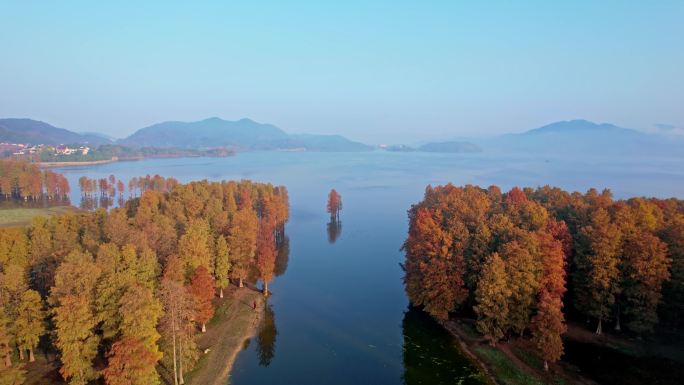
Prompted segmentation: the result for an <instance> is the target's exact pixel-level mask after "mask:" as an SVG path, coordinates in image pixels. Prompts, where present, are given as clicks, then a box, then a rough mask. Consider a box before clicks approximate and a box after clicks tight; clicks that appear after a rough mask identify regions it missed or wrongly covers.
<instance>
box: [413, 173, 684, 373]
mask: <svg viewBox="0 0 684 385" xmlns="http://www.w3.org/2000/svg"><path fill="white" fill-rule="evenodd" d="M409 221H410V224H409V233H408V238H407V239H406V241H405V243H404V246H403V249H404V251H405V253H406V259H405V263H404V265H403V266H404V269H405V278H404V282H405V286H406V291H407V293H408V296H409V299H410V301H411V303H412V304H414V305H416V306H422V307H423V309H424V310H425V311H427V312H428V313H430V314H431V315H433V316H434V317H437V318H440V319H447V318H448V317H449V315H450V314H451V313H457V314H462V315H465V316H468V315H475V316H476V317H477V323H476V326H477V329H478V331H479V332H480V333H482V334H483V335H484V336H485V337H486V338H487V339H488V340H489V341H490V342H491V344H496V343H497V342H498V341H500V340H501V339H502V338H504V337H505V336H507V335H510V334H511V333H516V334H519V335H520V336H523V335H527V333H529V334H530V335H531V338H532V340H533V341H534V342H535V343H536V346H537V347H538V349H539V352H540V354H541V356H542V357H543V359H544V360H545V366H546V363H547V362H554V361H557V360H558V359H560V357H561V355H562V354H563V340H562V338H561V336H562V334H563V333H565V331H566V324H565V317H566V315H567V316H568V317H573V318H576V319H578V320H580V321H583V322H584V321H587V320H592V322H593V323H594V326H595V327H596V333H597V334H600V333H602V330H603V329H604V328H605V327H606V326H605V325H606V323H610V324H611V326H612V327H613V328H614V329H616V330H620V329H627V330H628V331H629V332H630V333H634V334H637V335H643V334H646V333H650V332H653V331H654V328H655V327H656V326H657V325H658V323H659V322H667V323H668V324H670V325H674V326H676V327H679V326H681V325H683V324H682V319H684V201H681V200H677V199H674V198H673V199H654V198H632V199H628V200H614V199H613V198H612V195H611V193H610V191H608V190H604V191H603V192H601V193H599V192H598V191H596V190H594V189H591V190H589V191H588V192H587V193H586V194H580V193H568V192H566V191H563V190H561V189H559V188H555V187H549V186H545V187H541V188H537V189H536V190H535V189H531V188H525V189H519V188H513V189H512V190H511V191H509V192H507V193H502V192H501V190H500V189H499V188H498V187H496V186H491V187H489V188H487V189H483V188H480V187H477V186H472V185H468V186H465V187H456V186H453V185H450V184H449V185H446V186H438V187H431V186H428V187H427V189H426V191H425V197H424V199H423V201H421V202H420V203H418V204H415V205H413V206H412V207H411V209H410V210H409Z"/></svg>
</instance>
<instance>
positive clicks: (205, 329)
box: [202, 322, 207, 333]
mask: <svg viewBox="0 0 684 385" xmlns="http://www.w3.org/2000/svg"><path fill="white" fill-rule="evenodd" d="M206 332H207V324H205V323H204V322H202V333H206Z"/></svg>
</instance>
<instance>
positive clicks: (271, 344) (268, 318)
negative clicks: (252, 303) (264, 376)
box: [256, 304, 278, 366]
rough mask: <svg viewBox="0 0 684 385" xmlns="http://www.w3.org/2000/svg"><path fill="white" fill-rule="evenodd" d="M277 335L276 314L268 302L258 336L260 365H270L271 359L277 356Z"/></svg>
mask: <svg viewBox="0 0 684 385" xmlns="http://www.w3.org/2000/svg"><path fill="white" fill-rule="evenodd" d="M276 335H278V330H276V324H275V314H274V313H273V308H272V307H271V306H270V305H268V304H267V305H266V309H265V311H264V318H263V319H262V320H261V325H260V326H259V333H258V334H257V338H256V340H257V355H258V356H259V365H261V366H268V365H270V364H271V360H272V359H273V357H274V356H275V343H276Z"/></svg>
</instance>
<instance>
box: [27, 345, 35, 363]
mask: <svg viewBox="0 0 684 385" xmlns="http://www.w3.org/2000/svg"><path fill="white" fill-rule="evenodd" d="M28 351H29V362H36V357H34V356H33V348H29V350H28Z"/></svg>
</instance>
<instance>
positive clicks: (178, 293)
mask: <svg viewBox="0 0 684 385" xmlns="http://www.w3.org/2000/svg"><path fill="white" fill-rule="evenodd" d="M140 180H143V181H145V180H154V178H151V179H150V178H146V177H143V178H136V181H140ZM157 181H158V182H159V186H156V185H155V183H152V184H148V183H147V182H141V183H140V186H142V187H139V190H142V192H141V195H140V197H137V198H132V199H129V200H128V201H126V202H125V205H124V206H123V207H119V208H114V209H112V210H110V211H106V210H104V209H98V210H96V211H91V212H79V213H68V214H65V215H61V216H54V217H51V218H47V219H46V218H41V217H38V218H35V219H34V221H33V223H32V225H31V226H30V227H28V228H8V229H0V306H1V311H0V315H1V316H2V317H0V355H2V359H3V361H4V365H3V364H0V380H1V381H10V382H8V383H12V384H20V383H22V381H23V380H22V379H23V378H25V376H26V372H25V370H24V369H23V362H24V360H25V359H27V357H28V359H29V360H33V359H34V351H35V350H36V348H37V346H38V343H39V341H47V342H48V344H49V346H50V349H54V350H56V351H57V352H58V357H59V365H60V369H59V371H60V374H61V376H62V377H63V378H64V379H65V380H66V381H67V382H68V383H69V384H81V385H83V384H87V383H88V382H89V381H92V380H94V379H97V378H102V379H103V380H104V382H105V383H107V384H124V383H125V384H158V383H160V376H159V373H158V371H157V370H158V368H159V366H160V365H161V366H163V367H164V368H166V370H167V371H168V372H170V373H172V377H174V378H175V379H176V380H177V381H179V382H180V383H182V381H181V380H182V378H183V373H184V372H187V371H188V370H191V369H192V367H193V366H194V364H195V363H196V362H197V359H198V356H199V351H198V348H197V345H196V343H195V334H196V333H198V332H199V331H200V330H201V331H204V330H206V328H207V327H208V325H207V321H208V320H209V319H211V317H212V315H213V313H214V309H213V304H212V299H213V298H215V296H217V295H218V296H222V295H223V288H225V287H226V286H227V285H228V284H229V283H230V282H231V280H232V281H233V282H235V283H236V284H237V285H240V286H241V285H242V283H243V281H245V280H249V281H251V282H255V281H257V280H261V281H262V282H263V284H264V293H267V285H268V282H269V281H270V280H271V279H273V277H274V275H276V274H279V273H280V274H282V271H280V272H279V269H281V270H282V269H283V268H284V267H283V266H284V264H286V262H284V261H283V259H284V260H286V259H287V255H284V254H285V253H286V252H287V238H286V236H285V234H284V230H285V223H286V222H287V220H288V217H289V207H288V205H289V204H288V194H287V189H286V188H285V187H283V186H273V185H270V184H263V183H253V182H250V181H240V182H207V181H200V182H192V183H189V184H178V183H176V182H175V180H172V179H163V178H162V179H157ZM168 181H171V182H170V183H167V182H168ZM85 182H87V180H83V187H85V186H86V183H85ZM106 182H108V183H109V182H111V183H109V184H108V185H107V186H105V182H103V186H102V187H107V188H110V187H111V186H112V185H113V184H114V183H113V182H112V181H109V180H107V181H106ZM162 182H163V183H162ZM89 183H90V182H89ZM136 183H137V182H136ZM116 184H119V182H117V183H116ZM88 185H90V184H88ZM162 185H163V186H164V187H163V188H161V187H160V186H162ZM167 187H168V188H167ZM107 188H106V189H105V190H107ZM100 190H101V191H102V189H100ZM159 190H161V191H159ZM14 320H16V322H14ZM1 381H0V382H1ZM3 383H5V382H3Z"/></svg>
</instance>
